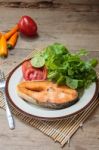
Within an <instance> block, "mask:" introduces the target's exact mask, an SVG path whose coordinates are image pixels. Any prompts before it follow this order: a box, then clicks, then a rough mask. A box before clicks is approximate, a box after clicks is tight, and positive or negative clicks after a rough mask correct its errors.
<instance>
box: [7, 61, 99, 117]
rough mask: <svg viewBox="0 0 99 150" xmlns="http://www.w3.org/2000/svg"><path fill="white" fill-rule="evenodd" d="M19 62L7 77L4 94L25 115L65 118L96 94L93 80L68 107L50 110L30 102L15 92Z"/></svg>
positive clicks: (77, 111)
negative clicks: (76, 100)
mask: <svg viewBox="0 0 99 150" xmlns="http://www.w3.org/2000/svg"><path fill="white" fill-rule="evenodd" d="M21 64H22V63H21ZM21 64H20V65H18V66H17V67H16V68H15V69H14V70H13V71H12V72H11V73H10V75H9V77H8V78H7V82H6V95H7V96H8V99H9V101H10V102H11V104H12V105H14V107H16V108H17V109H18V110H19V111H20V112H22V113H24V114H26V115H29V116H32V117H36V118H39V119H49V120H54V119H61V118H66V117H67V116H71V115H74V114H76V113H79V112H80V111H81V110H83V109H84V108H86V107H87V106H88V105H89V104H90V103H91V102H92V101H93V100H94V99H95V98H96V97H97V95H98V92H97V91H98V82H96V83H95V82H94V83H92V84H91V85H90V87H89V88H87V89H85V90H84V93H83V95H82V97H81V98H80V99H79V101H78V102H77V103H75V104H74V105H72V106H70V107H68V108H63V109H60V110H52V109H48V108H43V107H41V106H37V105H33V104H30V103H28V102H26V101H24V100H23V99H21V98H20V97H19V96H18V95H17V92H16V86H17V84H18V83H19V82H20V81H21V80H22V70H21Z"/></svg>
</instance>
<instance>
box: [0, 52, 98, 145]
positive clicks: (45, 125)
mask: <svg viewBox="0 0 99 150" xmlns="http://www.w3.org/2000/svg"><path fill="white" fill-rule="evenodd" d="M36 52H37V51H36ZM34 53H35V51H33V53H31V54H30V55H29V56H28V57H27V58H29V57H30V56H31V55H32V54H34ZM27 58H25V59H27ZM97 76H98V78H99V74H98V75H97ZM9 104H10V103H9ZM98 105H99V97H98V98H97V99H94V101H93V102H92V103H91V104H90V105H89V106H88V107H87V108H86V109H85V110H84V111H83V112H81V113H79V114H77V115H74V116H72V117H70V118H67V119H64V120H56V121H42V120H37V119H34V118H32V117H29V116H26V115H24V114H23V113H22V112H20V111H19V110H17V109H16V108H15V107H14V106H13V105H12V104H10V106H11V110H12V112H13V114H14V115H15V116H16V117H17V118H19V119H20V120H21V121H23V122H24V123H27V124H29V125H31V126H33V127H35V128H37V129H39V130H40V131H41V132H43V133H44V134H46V135H47V136H49V137H51V138H52V139H53V140H54V141H55V142H56V141H57V142H59V143H60V144H61V146H64V145H65V144H66V143H69V141H70V138H71V137H72V135H73V134H74V133H75V132H76V131H77V130H78V129H79V128H80V127H82V126H83V123H84V121H85V120H86V119H87V118H88V117H89V116H90V114H91V113H92V112H93V111H94V110H95V108H96V107H97V106H98ZM0 107H1V108H3V109H5V105H4V101H3V99H2V93H0Z"/></svg>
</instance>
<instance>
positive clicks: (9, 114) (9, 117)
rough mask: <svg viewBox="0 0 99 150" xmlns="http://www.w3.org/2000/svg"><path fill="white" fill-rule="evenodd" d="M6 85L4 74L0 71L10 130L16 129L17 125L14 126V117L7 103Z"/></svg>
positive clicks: (1, 88) (0, 83) (0, 84)
mask: <svg viewBox="0 0 99 150" xmlns="http://www.w3.org/2000/svg"><path fill="white" fill-rule="evenodd" d="M5 83H6V81H5V76H4V73H3V72H2V71H1V70H0V90H1V92H2V94H3V99H4V102H5V108H6V116H7V120H8V124H9V128H10V129H14V128H15V125H14V120H13V116H12V113H11V111H10V108H9V105H8V102H7V97H6V94H5Z"/></svg>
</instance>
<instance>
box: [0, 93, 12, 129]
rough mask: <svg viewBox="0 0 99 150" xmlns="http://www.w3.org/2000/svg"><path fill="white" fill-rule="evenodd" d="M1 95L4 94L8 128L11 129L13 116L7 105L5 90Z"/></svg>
mask: <svg viewBox="0 0 99 150" xmlns="http://www.w3.org/2000/svg"><path fill="white" fill-rule="evenodd" d="M3 96H4V100H5V108H6V116H7V120H8V124H9V128H10V129H11V130H12V129H14V128H15V125H14V119H13V117H12V114H11V111H10V108H9V106H8V103H7V98H6V95H5V92H3Z"/></svg>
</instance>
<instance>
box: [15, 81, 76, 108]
mask: <svg viewBox="0 0 99 150" xmlns="http://www.w3.org/2000/svg"><path fill="white" fill-rule="evenodd" d="M17 93H18V95H19V96H20V97H21V98H23V99H24V100H25V101H27V102H31V103H34V104H38V105H41V106H43V107H48V108H53V109H60V108H64V107H68V106H71V105H73V104H74V103H75V102H77V101H78V92H77V91H76V90H73V89H71V88H69V87H67V86H58V85H57V84H55V83H52V82H49V81H24V82H21V83H19V84H18V85H17Z"/></svg>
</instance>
